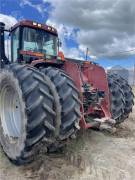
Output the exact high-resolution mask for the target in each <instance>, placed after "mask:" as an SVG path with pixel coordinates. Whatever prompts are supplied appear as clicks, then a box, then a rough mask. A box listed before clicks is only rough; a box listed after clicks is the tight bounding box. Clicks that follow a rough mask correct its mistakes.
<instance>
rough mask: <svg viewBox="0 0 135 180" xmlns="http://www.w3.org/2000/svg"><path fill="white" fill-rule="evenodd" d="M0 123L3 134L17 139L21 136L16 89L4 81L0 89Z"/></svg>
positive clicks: (19, 111) (19, 109) (19, 106)
mask: <svg viewBox="0 0 135 180" xmlns="http://www.w3.org/2000/svg"><path fill="white" fill-rule="evenodd" d="M0 115H1V125H2V128H3V132H4V135H5V136H8V138H10V139H14V140H15V139H16V140H17V139H18V138H19V137H20V136H21V132H22V125H21V104H20V99H19V95H18V93H17V90H15V88H14V87H12V86H11V85H9V84H6V83H4V85H3V86H2V88H1V91H0Z"/></svg>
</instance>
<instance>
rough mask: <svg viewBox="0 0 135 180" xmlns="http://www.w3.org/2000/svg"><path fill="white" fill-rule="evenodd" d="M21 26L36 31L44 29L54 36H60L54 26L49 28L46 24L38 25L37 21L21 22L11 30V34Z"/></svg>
mask: <svg viewBox="0 0 135 180" xmlns="http://www.w3.org/2000/svg"><path fill="white" fill-rule="evenodd" d="M19 26H25V27H30V28H34V29H42V30H45V31H48V32H50V33H52V34H54V35H58V33H57V30H56V29H55V28H53V27H52V26H48V25H46V24H41V23H38V22H35V21H30V20H22V21H19V22H18V23H16V24H15V25H14V26H13V27H12V28H11V32H12V31H13V30H14V29H16V28H17V27H19Z"/></svg>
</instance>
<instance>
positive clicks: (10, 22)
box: [0, 14, 17, 29]
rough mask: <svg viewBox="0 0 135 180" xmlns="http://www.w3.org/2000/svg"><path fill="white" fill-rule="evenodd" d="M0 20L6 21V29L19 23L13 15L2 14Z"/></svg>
mask: <svg viewBox="0 0 135 180" xmlns="http://www.w3.org/2000/svg"><path fill="white" fill-rule="evenodd" d="M0 22H3V23H5V25H6V29H10V28H11V26H13V25H14V24H16V23H17V20H16V19H15V18H14V17H13V16H10V15H9V16H8V15H5V14H0Z"/></svg>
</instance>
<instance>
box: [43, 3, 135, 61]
mask: <svg viewBox="0 0 135 180" xmlns="http://www.w3.org/2000/svg"><path fill="white" fill-rule="evenodd" d="M43 1H44V2H49V3H50V4H51V6H52V8H53V10H52V12H51V14H50V21H55V23H56V24H58V25H60V24H64V26H65V27H70V28H72V29H74V28H78V29H79V31H78V33H77V35H76V39H77V42H78V44H79V45H82V46H84V47H85V48H86V47H88V48H89V51H90V52H91V54H92V56H93V55H95V56H98V57H101V56H102V57H103V56H105V57H110V58H111V57H112V58H113V57H115V58H116V57H117V58H120V57H121V55H120V56H119V52H121V51H127V50H130V49H133V48H135V35H134V32H135V1H134V0H111V1H108V0H100V1H99V0H83V1H82V0H76V1H75V0H68V1H67V0H62V1H61V0H43ZM132 54H134V53H133V52H132ZM126 55H127V56H129V55H131V53H126ZM123 56H124V54H123ZM123 56H122V57H123Z"/></svg>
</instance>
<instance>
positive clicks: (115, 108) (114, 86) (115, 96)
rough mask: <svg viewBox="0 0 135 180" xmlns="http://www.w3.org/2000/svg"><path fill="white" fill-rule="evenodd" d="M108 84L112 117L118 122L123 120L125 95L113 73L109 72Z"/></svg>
mask: <svg viewBox="0 0 135 180" xmlns="http://www.w3.org/2000/svg"><path fill="white" fill-rule="evenodd" d="M108 85H109V90H110V105H111V114H112V118H113V119H115V120H116V124H119V123H121V122H122V121H123V120H122V119H123V114H124V107H125V97H124V92H123V90H122V89H121V87H120V85H119V83H118V82H117V80H116V78H115V77H114V75H112V74H108Z"/></svg>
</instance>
